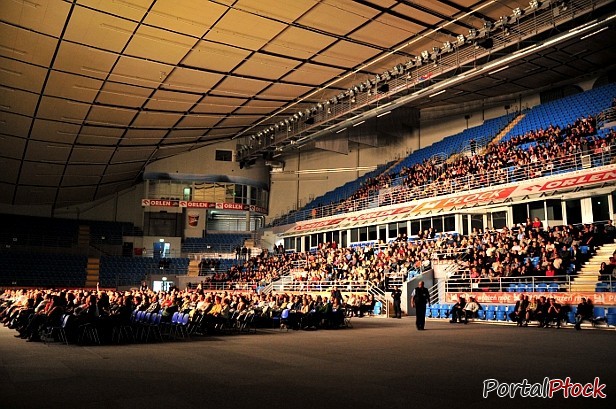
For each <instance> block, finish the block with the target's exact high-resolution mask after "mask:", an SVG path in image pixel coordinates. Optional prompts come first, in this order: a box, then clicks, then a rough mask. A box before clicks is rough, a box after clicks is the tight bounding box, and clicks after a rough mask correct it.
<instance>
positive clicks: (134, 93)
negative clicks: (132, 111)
mask: <svg viewBox="0 0 616 409" xmlns="http://www.w3.org/2000/svg"><path fill="white" fill-rule="evenodd" d="M151 94H152V89H150V88H142V87H134V86H131V85H125V84H116V83H113V82H106V83H105V85H104V86H103V88H102V89H101V91H100V94H99V96H98V98H97V99H96V102H99V103H101V104H108V105H119V106H123V107H130V108H139V107H141V106H143V105H144V104H145V102H146V101H147V100H148V98H149V96H150V95H151Z"/></svg>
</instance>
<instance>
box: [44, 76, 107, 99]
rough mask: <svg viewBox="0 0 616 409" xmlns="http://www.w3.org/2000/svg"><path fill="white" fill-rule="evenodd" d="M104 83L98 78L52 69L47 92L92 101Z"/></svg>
mask: <svg viewBox="0 0 616 409" xmlns="http://www.w3.org/2000/svg"><path fill="white" fill-rule="evenodd" d="M102 84H103V82H102V81H101V80H98V79H93V78H87V77H84V76H79V75H73V74H68V73H63V72H58V71H51V72H50V73H49V78H48V79H47V85H46V86H45V94H46V95H50V96H56V97H63V98H68V99H73V100H76V101H83V102H88V103H90V102H92V101H94V98H96V95H97V94H98V92H99V90H100V88H101V85H102Z"/></svg>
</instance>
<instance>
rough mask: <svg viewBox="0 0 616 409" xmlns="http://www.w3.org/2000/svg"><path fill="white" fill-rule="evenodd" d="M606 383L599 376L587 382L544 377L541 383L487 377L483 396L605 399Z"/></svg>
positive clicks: (568, 378)
mask: <svg viewBox="0 0 616 409" xmlns="http://www.w3.org/2000/svg"><path fill="white" fill-rule="evenodd" d="M603 389H605V384H604V383H601V381H600V380H599V378H598V377H596V378H595V379H594V381H592V382H588V383H586V384H582V383H577V382H572V381H571V378H570V377H566V378H565V379H564V380H562V379H550V378H544V379H543V382H541V383H539V382H538V383H530V382H528V379H523V380H522V382H517V383H515V382H513V383H507V382H499V381H498V380H496V379H486V380H485V381H483V397H484V398H487V397H488V396H490V394H491V393H494V394H495V395H496V396H498V397H499V398H512V399H513V398H516V397H520V398H553V397H556V396H562V397H563V398H579V397H582V398H595V399H596V398H600V399H605V398H606V397H607V395H606V394H605V392H603Z"/></svg>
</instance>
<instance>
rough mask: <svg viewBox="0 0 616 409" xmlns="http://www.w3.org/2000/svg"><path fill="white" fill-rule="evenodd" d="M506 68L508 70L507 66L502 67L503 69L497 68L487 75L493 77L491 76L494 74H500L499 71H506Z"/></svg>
mask: <svg viewBox="0 0 616 409" xmlns="http://www.w3.org/2000/svg"><path fill="white" fill-rule="evenodd" d="M507 68H509V66H508V65H506V66H504V67H501V68H499V69H497V70H494V71H490V72H489V73H488V75H493V74H496V73H497V72H501V71H503V70H506V69H507Z"/></svg>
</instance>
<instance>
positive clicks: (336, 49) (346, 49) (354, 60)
mask: <svg viewBox="0 0 616 409" xmlns="http://www.w3.org/2000/svg"><path fill="white" fill-rule="evenodd" d="M377 54H378V50H377V49H375V48H372V47H366V46H363V45H359V44H355V43H351V42H349V41H339V42H337V43H336V44H334V45H333V46H331V47H329V48H328V49H327V50H325V51H323V52H321V53H319V55H318V56H317V57H315V58H314V61H316V62H320V63H324V64H331V65H335V66H338V67H347V68H351V67H355V66H357V65H358V61H364V60H369V59H370V58H372V57H374V56H376V55H377Z"/></svg>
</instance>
